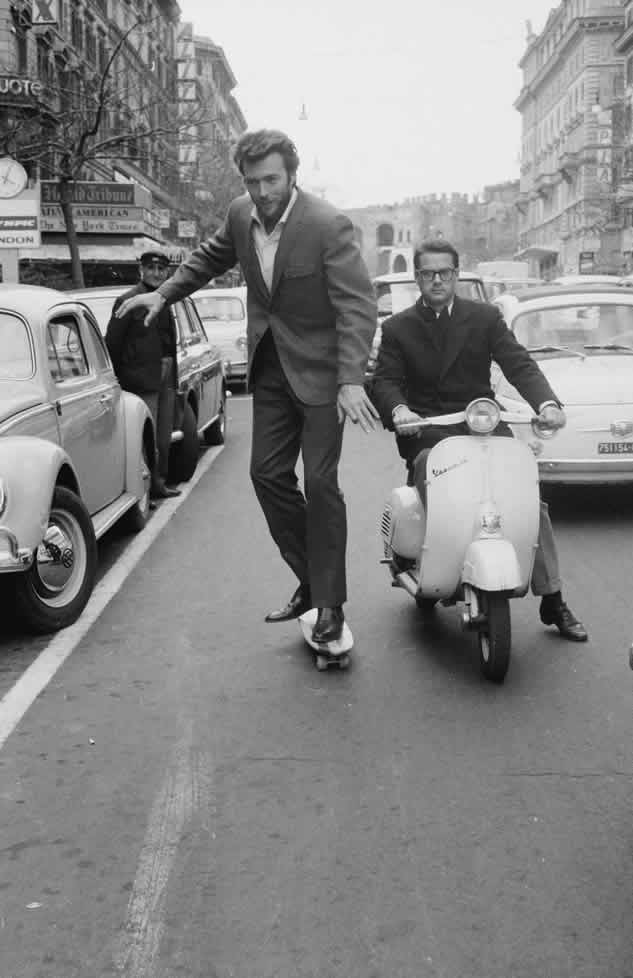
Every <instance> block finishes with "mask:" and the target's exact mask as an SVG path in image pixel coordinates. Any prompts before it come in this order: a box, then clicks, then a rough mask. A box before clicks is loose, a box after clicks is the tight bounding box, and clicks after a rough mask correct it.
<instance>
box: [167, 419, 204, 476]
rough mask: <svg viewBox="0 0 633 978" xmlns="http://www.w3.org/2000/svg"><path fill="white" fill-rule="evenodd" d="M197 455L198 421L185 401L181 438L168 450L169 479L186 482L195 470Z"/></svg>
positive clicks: (198, 449) (198, 451)
mask: <svg viewBox="0 0 633 978" xmlns="http://www.w3.org/2000/svg"><path fill="white" fill-rule="evenodd" d="M199 455H200V441H199V439H198V422H197V420H196V416H195V414H194V413H193V408H192V407H191V404H189V402H187V403H186V404H185V406H184V408H183V412H182V439H181V440H180V441H177V442H174V444H173V445H172V446H171V451H170V452H169V471H168V479H169V481H170V482H188V481H189V479H190V478H191V477H192V475H193V473H194V472H195V471H196V466H197V464H198V457H199Z"/></svg>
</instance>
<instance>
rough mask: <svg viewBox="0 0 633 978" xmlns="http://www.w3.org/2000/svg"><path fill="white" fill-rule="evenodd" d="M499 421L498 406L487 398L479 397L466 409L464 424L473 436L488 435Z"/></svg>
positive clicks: (499, 411) (499, 412)
mask: <svg viewBox="0 0 633 978" xmlns="http://www.w3.org/2000/svg"><path fill="white" fill-rule="evenodd" d="M500 419H501V410H500V408H499V405H498V404H496V403H495V402H494V401H491V400H490V398H489V397H479V398H478V399H477V400H476V401H471V402H470V404H469V405H468V407H467V408H466V424H467V425H468V427H469V428H470V430H471V431H472V433H473V434H474V435H489V434H490V432H491V431H494V430H495V428H496V427H497V425H498V424H499V421H500Z"/></svg>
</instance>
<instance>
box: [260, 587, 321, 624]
mask: <svg viewBox="0 0 633 978" xmlns="http://www.w3.org/2000/svg"><path fill="white" fill-rule="evenodd" d="M311 607H312V604H311V603H310V595H309V594H307V593H306V591H305V588H303V587H302V586H301V585H299V587H298V588H297V590H296V591H295V593H294V594H293V595H292V597H291V599H290V601H289V602H288V604H287V605H286V606H285V608H280V609H279V610H278V611H270V612H269V613H268V614H267V615H266V618H265V619H264V620H265V621H267V622H272V623H273V624H274V623H276V622H278V621H292V619H293V618H298V617H299V615H305V613H306V611H309V610H310V608H311Z"/></svg>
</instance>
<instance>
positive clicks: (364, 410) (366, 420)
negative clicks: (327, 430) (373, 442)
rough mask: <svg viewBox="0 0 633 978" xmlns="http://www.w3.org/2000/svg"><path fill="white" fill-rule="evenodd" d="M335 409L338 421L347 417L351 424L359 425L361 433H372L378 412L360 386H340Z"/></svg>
mask: <svg viewBox="0 0 633 978" xmlns="http://www.w3.org/2000/svg"><path fill="white" fill-rule="evenodd" d="M336 409H337V411H338V419H339V421H344V419H345V418H346V417H347V418H349V419H350V421H351V422H352V423H353V424H359V425H360V426H361V428H362V429H363V431H373V430H374V428H375V427H376V421H377V420H378V412H377V411H376V408H375V407H374V405H373V404H372V403H371V401H370V400H369V398H368V397H367V394H366V393H365V388H364V387H362V386H361V385H360V384H341V386H340V387H339V389H338V398H337V400H336Z"/></svg>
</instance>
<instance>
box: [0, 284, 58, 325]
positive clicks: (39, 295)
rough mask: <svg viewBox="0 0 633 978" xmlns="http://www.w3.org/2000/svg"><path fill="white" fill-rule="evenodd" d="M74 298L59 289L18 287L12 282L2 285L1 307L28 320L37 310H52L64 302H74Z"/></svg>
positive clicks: (29, 286)
mask: <svg viewBox="0 0 633 978" xmlns="http://www.w3.org/2000/svg"><path fill="white" fill-rule="evenodd" d="M72 301H73V298H72V296H69V295H68V294H67V293H66V292H60V291H59V290H58V289H49V288H47V287H46V286H44V285H17V284H14V283H12V282H7V283H0V306H5V307H6V308H10V309H13V310H15V312H19V313H21V314H22V315H24V316H25V317H26V318H28V316H29V314H30V315H32V314H33V311H34V304H35V308H37V309H39V310H40V311H41V310H42V309H43V308H45V309H50V308H51V307H52V306H56V305H59V304H60V303H63V302H72Z"/></svg>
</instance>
